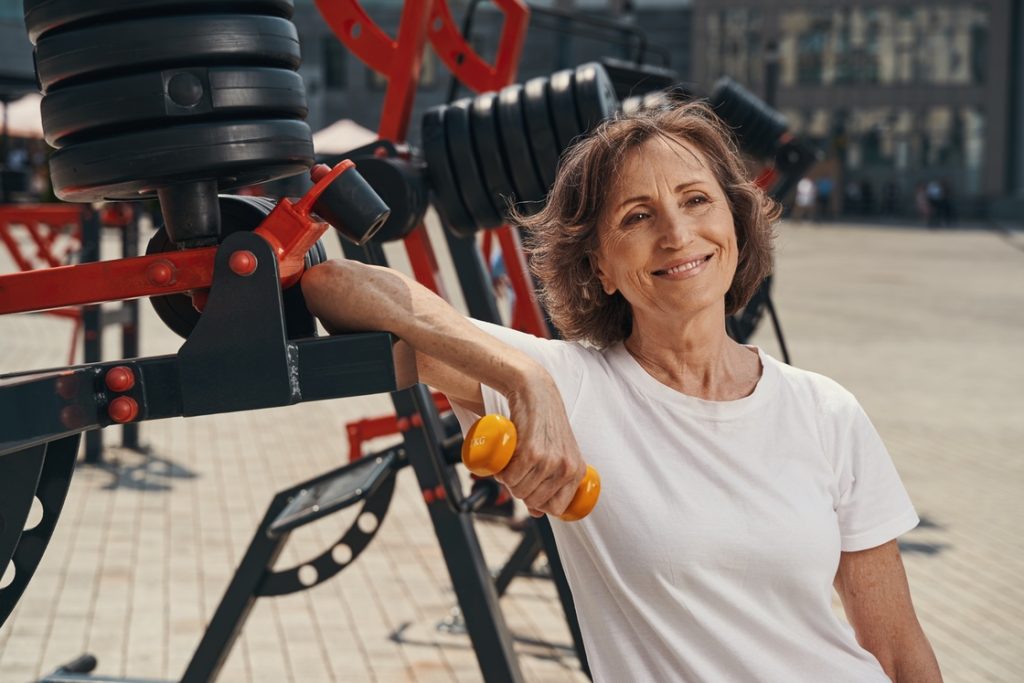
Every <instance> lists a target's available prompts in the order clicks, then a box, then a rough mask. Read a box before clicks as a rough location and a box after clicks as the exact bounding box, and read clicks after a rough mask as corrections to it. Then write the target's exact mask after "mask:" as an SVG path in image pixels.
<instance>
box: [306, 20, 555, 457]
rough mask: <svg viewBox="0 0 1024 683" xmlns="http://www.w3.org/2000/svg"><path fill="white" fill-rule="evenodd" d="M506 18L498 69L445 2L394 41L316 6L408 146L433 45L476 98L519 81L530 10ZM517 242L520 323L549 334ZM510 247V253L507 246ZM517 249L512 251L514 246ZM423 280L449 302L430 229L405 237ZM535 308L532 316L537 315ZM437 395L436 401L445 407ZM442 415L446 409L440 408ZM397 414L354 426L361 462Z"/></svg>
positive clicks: (404, 24)
mask: <svg viewBox="0 0 1024 683" xmlns="http://www.w3.org/2000/svg"><path fill="white" fill-rule="evenodd" d="M494 3H495V5H497V6H498V8H499V9H500V10H501V11H502V12H503V13H504V15H505V21H504V25H503V27H502V32H501V38H500V41H499V43H498V50H497V53H496V55H495V60H494V64H493V65H492V64H489V63H488V62H487V61H486V60H484V59H483V58H482V57H480V55H478V54H477V53H476V52H475V51H474V50H473V49H472V47H471V46H470V45H469V44H468V43H466V41H465V40H464V39H463V37H462V34H461V32H460V31H459V30H458V28H457V27H456V25H455V21H454V19H453V18H452V14H451V11H450V10H449V9H448V4H447V2H445V0H412V1H410V2H406V3H405V5H404V7H403V9H402V17H401V21H400V23H399V28H398V36H397V38H391V37H390V36H389V35H387V34H386V33H385V32H384V31H383V30H381V28H380V27H379V26H377V24H376V23H375V22H374V21H373V19H371V18H370V16H369V15H368V14H367V13H366V11H365V10H364V9H363V8H362V6H361V5H360V4H359V2H358V0H316V4H317V7H318V8H319V9H320V13H321V14H322V15H323V17H324V20H325V21H326V22H327V24H328V26H330V27H331V30H332V31H334V34H335V35H336V36H337V37H338V39H339V40H340V41H341V42H342V43H343V44H344V45H345V46H346V47H348V49H349V50H351V51H352V53H353V54H355V55H356V56H357V57H359V59H361V60H362V61H363V62H364V63H365V64H366V65H367V66H369V67H370V68H372V69H373V70H375V71H377V72H378V73H380V74H382V75H384V76H385V77H386V78H387V79H388V88H387V92H386V94H385V97H384V108H383V112H382V114H381V120H380V124H379V127H378V129H377V133H378V135H379V136H380V137H381V138H383V139H387V140H390V141H391V142H395V143H399V142H403V141H404V140H405V138H406V134H407V132H408V127H409V117H410V114H411V112H412V106H413V101H414V99H415V96H416V84H417V82H418V81H419V75H420V68H421V66H422V60H423V49H424V47H425V43H426V40H427V38H428V37H429V40H430V43H431V45H432V46H433V48H434V50H435V51H436V52H437V54H438V56H440V58H441V60H442V61H443V62H444V63H445V64H446V65H447V66H448V68H449V69H450V70H451V72H452V73H453V74H455V76H456V78H458V79H459V80H460V81H461V82H462V83H464V84H465V85H466V86H467V87H469V88H470V89H471V90H474V91H475V92H483V91H487V90H497V89H499V88H501V87H503V86H505V85H508V84H509V83H511V82H512V81H513V80H514V79H515V74H516V68H517V67H518V64H519V57H520V54H521V52H522V47H523V41H524V40H525V38H526V28H527V24H528V22H529V18H530V11H529V8H528V7H527V6H526V4H525V3H524V2H522V1H521V0H494ZM501 230H502V232H503V233H508V234H509V235H510V236H511V238H505V239H503V242H502V244H503V250H502V251H503V253H504V254H505V261H506V264H507V269H508V272H509V276H510V279H511V280H512V282H513V286H514V288H515V289H516V310H517V311H519V315H514V316H513V318H514V321H515V322H519V321H520V320H522V321H525V323H524V324H523V325H522V326H519V329H527V330H528V331H531V332H533V333H534V334H540V335H542V336H546V335H547V328H546V326H545V325H544V322H543V317H542V316H541V315H540V307H539V306H537V302H536V298H535V296H534V292H533V287H532V286H530V282H529V278H528V277H527V276H526V268H525V260H524V259H523V255H522V251H521V250H519V248H518V242H517V241H515V235H514V234H512V233H510V232H509V229H508V228H507V227H506V228H502V229H501ZM506 243H507V244H508V245H509V246H508V248H505V247H504V245H505V244H506ZM513 244H514V245H515V246H512V245H513ZM405 249H406V252H407V253H408V256H409V263H410V265H411V266H412V270H413V275H414V276H415V278H416V280H417V281H419V282H420V283H421V284H423V285H424V286H426V287H428V288H430V289H431V290H433V291H434V292H435V293H437V294H439V295H440V296H442V297H444V298H448V297H447V296H446V292H445V291H444V287H443V284H442V281H441V278H440V273H439V270H438V265H437V258H436V256H435V254H434V251H433V248H432V247H431V245H430V240H429V239H428V238H427V234H426V230H425V228H424V226H423V225H420V226H418V227H417V228H416V229H415V230H413V231H412V233H411V234H410V235H409V236H408V237H406V238H405ZM531 305H532V309H531ZM438 400H439V399H438V397H437V396H435V401H438ZM439 408H440V405H439ZM399 422H400V421H399V419H398V418H396V416H394V415H389V416H385V417H379V418H367V419H366V420H360V421H357V422H353V423H350V424H349V425H348V434H349V457H350V458H353V459H354V458H358V457H360V456H361V455H362V452H361V446H362V442H363V440H364V439H366V438H371V437H372V436H384V435H386V434H394V433H396V432H398V431H403V429H402V426H401V425H400V424H399Z"/></svg>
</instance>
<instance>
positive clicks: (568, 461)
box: [497, 444, 586, 516]
mask: <svg viewBox="0 0 1024 683" xmlns="http://www.w3.org/2000/svg"><path fill="white" fill-rule="evenodd" d="M574 445H575V444H572V446H574ZM572 446H564V447H563V449H564V450H569V451H571V450H572ZM554 453H555V454H552V452H551V451H549V452H548V453H547V454H542V453H540V452H538V451H534V450H530V449H528V448H523V449H519V450H517V451H516V455H514V456H513V457H512V460H511V461H510V463H509V466H508V467H506V469H505V471H503V472H502V473H501V474H500V475H498V477H497V479H498V480H499V481H500V482H501V483H503V484H505V485H506V486H507V487H508V489H509V491H510V492H511V493H512V495H513V496H515V497H516V498H519V499H520V500H522V501H523V502H524V503H526V505H527V507H528V508H531V509H533V510H537V511H541V512H544V513H547V514H552V515H556V516H557V515H560V514H561V513H563V512H564V511H565V508H567V507H568V506H569V503H570V502H571V501H572V498H573V496H574V495H575V493H576V488H577V487H578V486H579V483H580V481H582V479H583V475H584V473H585V472H586V467H585V466H584V465H583V462H582V458H580V457H579V456H578V454H577V455H576V457H575V458H574V457H572V455H565V454H564V451H563V452H562V453H561V454H558V453H559V452H558V451H555V452H554ZM517 461H518V462H517Z"/></svg>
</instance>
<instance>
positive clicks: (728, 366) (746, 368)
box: [625, 311, 761, 401]
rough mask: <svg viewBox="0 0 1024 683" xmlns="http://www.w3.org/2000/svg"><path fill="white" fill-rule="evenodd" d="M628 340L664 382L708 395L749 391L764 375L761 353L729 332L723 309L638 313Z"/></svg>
mask: <svg viewBox="0 0 1024 683" xmlns="http://www.w3.org/2000/svg"><path fill="white" fill-rule="evenodd" d="M625 346H626V349H627V350H628V351H629V353H630V354H631V355H632V356H633V357H634V358H635V359H636V361H637V362H638V363H639V364H640V366H641V367H642V368H644V370H646V371H647V373H648V374H650V375H651V376H652V377H654V378H655V379H657V380H658V381H659V382H661V383H662V384H665V385H667V386H669V387H672V388H673V389H675V390H676V391H679V392H681V393H684V394H687V395H689V396H696V397H697V398H702V399H705V400H708V401H732V400H736V399H739V398H743V397H744V396H749V395H750V394H751V392H753V391H754V388H755V387H756V386H757V381H758V379H759V378H760V376H761V362H760V359H759V358H758V357H757V354H756V353H752V349H750V348H748V347H745V346H742V345H740V344H737V343H736V342H735V341H733V340H732V339H731V338H730V337H729V336H728V335H727V334H726V332H725V316H724V311H723V312H722V313H721V314H718V313H717V312H715V311H709V312H707V314H702V315H696V316H693V317H692V318H689V319H686V320H678V319H677V320H671V321H668V320H658V321H654V320H644V319H634V322H633V332H632V334H630V336H629V338H627V339H626V341H625Z"/></svg>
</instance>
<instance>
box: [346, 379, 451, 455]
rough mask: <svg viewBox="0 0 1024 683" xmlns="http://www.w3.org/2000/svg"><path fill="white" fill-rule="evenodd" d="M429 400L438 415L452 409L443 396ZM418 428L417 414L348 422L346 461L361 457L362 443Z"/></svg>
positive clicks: (420, 421) (435, 394) (439, 395)
mask: <svg viewBox="0 0 1024 683" xmlns="http://www.w3.org/2000/svg"><path fill="white" fill-rule="evenodd" d="M431 398H433V399H434V405H435V406H436V407H437V411H438V412H439V413H443V412H446V411H448V410H451V409H452V406H451V404H450V403H449V402H448V398H447V397H446V396H445V395H444V394H439V393H437V392H434V393H431ZM420 426H422V420H421V418H420V416H419V415H418V414H416V415H413V416H412V418H404V417H403V418H398V417H396V416H395V415H383V416H381V417H367V418H364V419H362V420H356V421H354V422H349V423H348V424H347V425H345V431H346V432H347V433H348V459H349V460H350V461H352V460H358V459H359V458H361V457H363V455H364V454H363V443H364V442H366V441H369V440H370V439H376V438H377V437H380V436H390V435H392V434H397V433H399V432H407V431H409V430H410V429H414V428H417V427H420Z"/></svg>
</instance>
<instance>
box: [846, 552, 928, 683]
mask: <svg viewBox="0 0 1024 683" xmlns="http://www.w3.org/2000/svg"><path fill="white" fill-rule="evenodd" d="M835 588H836V591H837V592H838V593H839V597H840V598H841V599H842V601H843V609H844V610H845V611H846V616H847V619H849V621H850V625H851V626H853V630H854V632H855V633H856V634H857V642H859V643H860V644H861V646H862V647H863V648H864V649H866V650H868V651H869V652H871V654H873V655H875V657H876V658H877V659H878V661H879V662H880V663H881V665H882V668H883V669H885V673H886V674H888V676H889V678H891V679H892V680H893V681H894V683H941V681H942V674H941V673H940V672H939V663H938V661H937V660H936V659H935V653H934V652H933V651H932V647H931V645H930V644H929V643H928V638H927V637H926V636H925V634H924V631H923V630H922V629H921V624H920V623H919V622H918V620H917V614H916V613H915V612H914V605H913V602H912V601H911V599H910V586H909V585H908V583H907V574H906V572H905V571H904V569H903V560H902V559H901V558H900V550H899V546H898V545H897V543H896V541H889V542H888V543H885V544H883V545H880V546H878V547H877V548H871V549H869V550H860V551H857V552H849V553H846V552H844V553H842V555H841V556H840V559H839V570H838V571H837V572H836V578H835Z"/></svg>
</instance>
